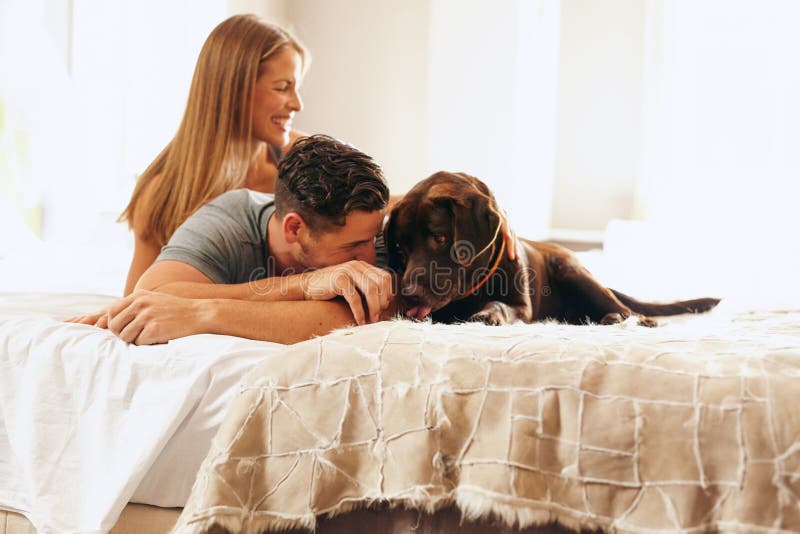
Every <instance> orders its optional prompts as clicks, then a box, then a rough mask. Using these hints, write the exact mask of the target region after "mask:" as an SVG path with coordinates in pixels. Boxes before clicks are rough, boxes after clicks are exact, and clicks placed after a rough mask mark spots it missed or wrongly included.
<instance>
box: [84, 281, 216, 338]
mask: <svg viewBox="0 0 800 534" xmlns="http://www.w3.org/2000/svg"><path fill="white" fill-rule="evenodd" d="M203 304H204V301H203V300H195V299H188V298H183V297H175V296H173V295H168V294H166V293H155V292H152V291H145V290H137V291H135V292H133V293H131V294H130V295H128V296H127V297H125V298H123V299H120V300H118V301H117V302H115V303H114V304H112V305H111V306H109V307H108V311H107V313H106V317H107V328H108V329H109V330H111V331H112V332H113V333H114V334H116V335H117V336H118V337H119V338H120V339H122V340H123V341H125V342H127V343H135V344H136V345H153V344H156V343H166V342H167V341H169V340H171V339H175V338H179V337H185V336H189V335H192V334H199V333H202V332H203V331H204V330H203V327H202V321H201V318H202V317H204V308H203ZM97 326H101V325H100V324H98V325H97ZM101 328H102V326H101Z"/></svg>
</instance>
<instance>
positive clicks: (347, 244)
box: [342, 238, 374, 248]
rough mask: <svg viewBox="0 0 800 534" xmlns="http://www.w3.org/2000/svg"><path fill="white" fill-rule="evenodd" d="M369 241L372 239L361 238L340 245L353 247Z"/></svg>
mask: <svg viewBox="0 0 800 534" xmlns="http://www.w3.org/2000/svg"><path fill="white" fill-rule="evenodd" d="M373 239H374V238H373ZM370 241H372V239H361V240H360V241H351V242H349V243H345V244H343V245H342V248H347V247H354V246H356V245H362V244H364V243H369V242H370Z"/></svg>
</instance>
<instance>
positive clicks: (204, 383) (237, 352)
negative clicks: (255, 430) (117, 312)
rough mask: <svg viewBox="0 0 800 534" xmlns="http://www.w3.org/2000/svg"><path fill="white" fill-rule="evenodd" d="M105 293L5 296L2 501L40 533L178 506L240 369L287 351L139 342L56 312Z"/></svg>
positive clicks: (228, 341) (92, 526) (210, 340)
mask: <svg viewBox="0 0 800 534" xmlns="http://www.w3.org/2000/svg"><path fill="white" fill-rule="evenodd" d="M112 300H113V297H109V296H99V295H80V294H77V295H76V294H46V293H44V294H0V408H2V409H0V416H2V417H1V418H0V423H2V424H0V507H3V508H11V509H15V510H18V511H21V512H23V513H24V514H25V515H26V516H28V517H29V519H31V521H32V522H33V523H34V525H35V526H36V527H37V529H38V530H39V532H43V533H47V532H87V533H90V532H91V533H93V532H106V531H108V530H109V529H110V528H111V526H113V524H114V523H115V521H116V519H117V517H118V515H119V513H120V511H121V510H122V508H123V507H124V506H125V504H126V503H127V502H128V501H133V502H140V503H145V504H154V505H158V506H182V505H183V504H184V503H185V502H186V499H187V498H188V495H189V491H190V489H191V485H192V483H193V482H194V478H195V473H196V471H197V468H198V467H199V465H200V463H201V462H202V460H203V458H204V457H205V454H206V452H207V450H208V447H209V445H210V442H211V439H212V437H213V436H214V434H215V432H216V429H217V427H218V426H219V424H220V422H221V420H222V417H223V415H224V412H225V407H226V405H227V401H228V400H229V398H230V397H231V395H232V394H233V393H234V391H235V390H236V385H237V384H238V382H239V380H240V378H241V377H242V375H243V374H244V373H246V372H247V370H248V369H250V367H252V365H254V364H255V363H257V362H260V361H262V360H263V359H264V358H265V357H280V355H279V354H280V352H281V351H282V350H283V348H284V347H283V346H282V345H278V344H274V343H264V342H257V341H248V340H243V339H240V338H234V337H229V336H212V335H201V336H191V337H187V338H183V339H180V340H176V341H173V342H171V343H169V344H166V345H159V346H152V347H136V346H130V345H127V344H126V343H123V342H122V341H120V340H119V339H117V338H116V337H114V336H113V335H112V334H110V333H109V332H107V331H102V330H99V329H97V328H94V327H90V326H85V325H74V324H68V323H63V322H61V321H60V319H63V318H66V317H69V316H72V315H75V314H78V313H82V312H88V311H92V310H95V309H99V308H101V307H102V306H103V305H105V304H107V303H108V302H111V301H112Z"/></svg>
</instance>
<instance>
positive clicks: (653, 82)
mask: <svg viewBox="0 0 800 534" xmlns="http://www.w3.org/2000/svg"><path fill="white" fill-rule="evenodd" d="M798 20H800V2H796V1H794V0H759V1H753V0H702V1H696V0H648V20H647V27H646V32H645V35H646V43H645V47H646V53H645V69H644V70H645V79H644V110H643V117H644V124H643V143H642V146H643V151H642V155H641V168H640V173H639V178H640V180H639V190H638V192H637V205H636V208H637V212H638V213H637V214H638V215H639V216H640V217H642V218H643V219H645V220H646V221H647V232H648V236H647V239H646V240H645V241H646V245H645V246H649V247H650V248H651V250H650V251H649V252H651V253H652V256H657V257H662V258H663V257H666V256H670V255H671V256H673V260H672V261H673V265H677V263H678V262H679V261H683V262H684V264H683V265H684V267H685V272H681V275H684V274H685V275H689V274H690V273H695V272H698V271H700V272H702V271H703V270H704V267H705V268H706V269H705V276H706V280H705V282H708V283H711V284H713V285H715V286H716V287H719V288H720V289H722V290H724V291H736V292H741V291H744V292H748V293H756V292H758V291H761V290H762V289H763V287H762V286H763V284H765V283H766V282H775V283H777V284H778V285H781V286H782V285H784V282H785V286H786V287H787V288H788V287H798V286H800V283H797V282H796V281H794V276H795V275H794V272H793V270H794V269H797V268H798V264H800V248H799V247H798V243H799V242H800V238H799V237H798V235H797V234H798V230H799V229H800V209H799V208H800V206H799V205H798V204H799V203H800V60H799V59H798V57H799V56H798V54H800V32H798V30H797V21H798ZM612 245H614V244H613V243H612ZM612 248H613V246H612ZM676 256H677V258H680V259H677V258H675V257H676ZM687 263H689V264H692V266H691V269H690V268H689V267H688V265H686V264H687ZM706 287H708V284H706Z"/></svg>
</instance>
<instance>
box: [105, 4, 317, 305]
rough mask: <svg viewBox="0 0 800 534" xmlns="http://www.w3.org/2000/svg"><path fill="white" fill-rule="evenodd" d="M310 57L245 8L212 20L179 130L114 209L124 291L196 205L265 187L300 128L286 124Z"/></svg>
mask: <svg viewBox="0 0 800 534" xmlns="http://www.w3.org/2000/svg"><path fill="white" fill-rule="evenodd" d="M309 61H310V57H309V54H308V52H307V51H306V49H305V48H304V47H303V45H302V44H301V43H300V42H299V41H298V40H297V39H296V38H294V37H293V36H291V35H290V34H289V33H288V32H287V31H285V30H283V29H281V28H279V27H277V26H274V25H271V24H267V23H264V22H262V21H260V20H258V19H257V18H256V17H255V16H253V15H236V16H233V17H230V18H228V19H227V20H225V21H223V22H222V23H221V24H219V25H218V26H217V27H216V28H214V30H213V31H212V32H211V34H210V35H209V36H208V39H206V42H205V44H203V48H202V50H201V51H200V56H199V57H198V59H197V65H196V67H195V71H194V76H193V78H192V85H191V88H190V90H189V99H188V102H187V104H186V110H185V112H184V115H183V119H182V120H181V124H180V126H179V127H178V131H177V133H176V134H175V137H173V139H172V141H170V143H169V144H168V145H167V146H166V148H164V150H162V151H161V153H160V154H159V155H158V157H157V158H156V159H155V161H153V162H152V163H151V164H150V166H149V167H148V168H147V169H146V170H145V171H144V173H143V174H142V175H141V176H140V177H139V180H138V182H137V183H136V188H135V189H134V191H133V195H132V197H131V200H130V202H129V203H128V206H127V207H126V208H125V211H124V212H123V213H122V215H121V216H120V221H127V222H128V224H129V225H130V227H131V229H132V230H133V233H134V238H135V244H134V252H133V261H132V262H131V266H130V269H129V271H128V278H127V281H126V283H125V295H128V294H130V293H131V292H132V291H133V289H134V287H135V286H136V282H137V281H138V280H139V277H140V276H141V275H142V273H144V271H145V270H147V268H148V267H149V266H150V265H151V264H152V263H153V262H154V261H155V259H156V257H157V256H158V254H159V251H160V250H161V247H162V246H164V245H165V244H166V243H167V241H168V240H169V238H170V237H171V236H172V234H173V232H174V231H175V229H176V228H177V227H178V226H180V224H181V223H183V221H185V220H186V218H187V217H189V216H190V215H191V214H192V213H194V211H195V210H197V209H198V208H199V207H200V206H202V205H203V204H205V203H207V202H208V201H210V200H212V199H213V198H215V197H217V196H219V195H220V194H222V193H224V192H226V191H228V190H231V189H237V188H240V187H247V188H250V189H255V190H257V191H263V192H268V193H271V192H273V189H274V184H275V177H276V174H277V162H278V159H279V158H280V154H281V152H283V151H285V150H287V149H288V148H289V147H290V146H291V144H292V143H293V142H294V141H295V140H296V139H297V138H298V137H300V136H301V134H299V133H298V132H295V131H293V130H292V129H291V126H292V119H293V117H294V115H295V114H296V113H297V112H299V111H300V110H302V109H303V104H302V101H301V100H300V95H299V93H298V90H299V85H300V82H301V80H302V76H303V74H304V72H305V70H306V68H307V67H308V63H309Z"/></svg>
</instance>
